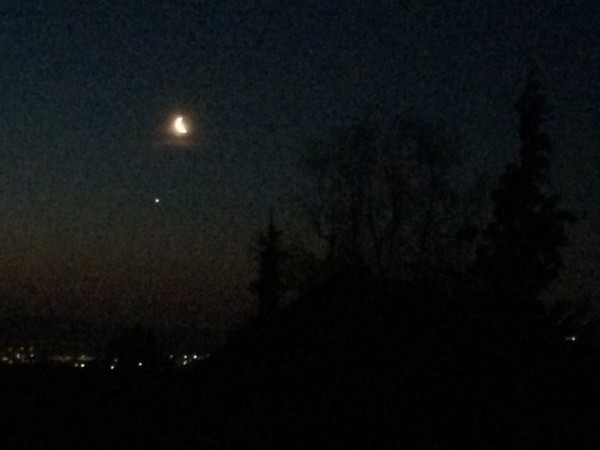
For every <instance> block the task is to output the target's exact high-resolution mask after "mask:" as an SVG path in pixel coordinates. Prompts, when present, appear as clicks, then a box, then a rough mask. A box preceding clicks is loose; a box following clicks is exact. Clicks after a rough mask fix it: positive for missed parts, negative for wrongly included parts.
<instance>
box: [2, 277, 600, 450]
mask: <svg viewBox="0 0 600 450" xmlns="http://www.w3.org/2000/svg"><path fill="white" fill-rule="evenodd" d="M409 289H410V288H408V287H407V288H406V290H409ZM359 290H360V289H359V287H358V286H352V285H348V287H347V289H346V290H344V291H343V292H346V294H348V295H344V294H343V293H342V291H340V290H337V291H336V295H328V294H323V293H321V294H313V296H312V297H311V298H309V299H305V300H304V301H302V302H298V304H297V305H294V306H293V307H291V308H288V309H287V310H285V311H284V313H282V314H281V315H280V316H279V317H278V318H277V321H276V322H273V323H255V324H254V325H252V326H251V327H248V328H246V329H244V330H242V331H241V332H240V333H238V334H237V335H236V336H235V337H234V338H232V340H231V341H230V343H229V344H228V345H227V346H226V347H225V348H224V349H222V351H221V352H220V353H218V354H216V355H214V356H213V357H211V358H209V359H207V360H206V361H205V362H203V363H202V364H200V365H197V366H196V367H195V368H193V369H191V370H174V369H139V370H133V369H132V370H128V371H124V370H122V371H110V370H106V369H101V368H92V369H90V370H75V369H71V368H64V367H54V368H52V367H45V366H42V365H31V366H26V367H19V368H6V369H4V370H3V371H2V372H0V377H1V378H0V389H1V391H0V395H1V399H2V401H1V405H2V406H1V410H2V424H3V427H2V428H3V436H2V441H3V448H17V447H22V446H26V447H27V448H111V449H120V448H123V449H125V448H165V449H167V448H169V449H173V448H203V449H213V448H214V449H216V448H257V449H258V448H482V449H487V448H595V447H593V443H594V441H595V437H596V436H595V434H596V433H597V430H596V427H597V420H598V419H599V416H598V412H597V411H595V410H594V409H593V408H592V407H593V405H595V404H597V402H596V399H597V396H598V393H599V392H598V382H597V380H598V377H597V374H598V373H600V372H599V371H598V368H597V367H594V365H593V364H592V363H591V362H590V360H589V358H587V359H586V357H585V356H586V354H587V352H586V350H585V349H584V347H583V346H582V345H583V344H580V343H579V342H572V341H567V340H565V339H564V338H561V337H559V336H558V334H557V335H555V336H554V337H553V336H552V335H551V333H553V332H554V331H557V330H558V328H553V327H552V326H551V324H549V323H544V324H542V325H539V324H538V325H537V326H534V325H533V324H528V326H527V328H526V330H527V332H525V329H523V328H521V329H519V327H518V325H515V324H514V323H511V324H506V323H502V322H501V319H498V318H497V317H496V316H495V317H496V318H495V320H494V321H492V320H485V319H486V317H485V313H484V312H482V311H478V310H476V309H474V308H470V309H469V308H468V307H465V308H464V309H463V310H462V312H460V313H459V312H455V313H451V311H448V310H446V311H444V312H443V314H440V313H439V311H440V309H439V308H436V309H424V308H422V306H421V305H423V304H424V302H423V301H422V299H420V300H421V301H417V300H418V299H417V298H416V291H415V292H413V296H414V297H415V303H414V306H412V307H411V308H412V310H410V311H409V310H408V309H407V307H406V306H404V307H403V310H402V311H403V312H402V314H401V313H399V312H398V311H397V310H396V308H395V306H394V303H392V302H389V301H387V300H386V297H385V296H381V297H380V298H379V299H373V298H370V299H369V300H368V301H365V300H364V299H363V300H361V299H360V296H352V295H350V292H355V293H356V292H359ZM429 295H430V296H431V295H432V294H431V293H430V294H429ZM430 298H434V297H430ZM428 304H430V305H431V304H432V303H431V302H428ZM455 311H457V310H456V309H455ZM316 318H320V319H316ZM325 325H327V326H325ZM509 330H512V334H510V333H509ZM542 338H543V339H542Z"/></svg>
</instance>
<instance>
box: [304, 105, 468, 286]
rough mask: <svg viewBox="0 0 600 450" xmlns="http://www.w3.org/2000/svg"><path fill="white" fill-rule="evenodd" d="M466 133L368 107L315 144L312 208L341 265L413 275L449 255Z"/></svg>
mask: <svg viewBox="0 0 600 450" xmlns="http://www.w3.org/2000/svg"><path fill="white" fill-rule="evenodd" d="M457 144H458V140H457V139H456V137H455V136H452V135H451V134H449V133H448V132H447V131H446V130H441V129H439V128H436V127H432V126H429V125H426V124H424V123H422V122H421V121H418V120H415V119H412V118H410V117H397V118H394V119H393V120H388V121H386V120H383V119H381V118H379V117H376V116H375V115H374V114H370V115H367V116H366V117H364V118H363V119H361V120H359V121H358V122H357V123H355V124H353V125H352V126H350V127H346V128H342V129H341V130H339V131H338V132H337V133H336V134H335V135H334V136H333V138H329V139H323V140H320V141H317V142H315V143H313V144H312V146H311V148H310V155H309V158H308V161H307V162H308V164H307V166H308V175H309V179H310V180H311V181H312V182H313V188H314V191H313V193H314V196H313V198H312V203H310V204H309V205H308V208H307V209H308V213H309V215H310V217H311V220H312V223H313V224H314V226H315V229H316V231H317V234H318V235H319V236H320V237H321V238H322V239H323V242H324V243H325V244H326V245H325V247H326V248H325V252H324V253H325V257H326V259H327V260H328V262H329V263H330V268H332V269H333V270H334V271H335V270H338V269H339V268H340V267H348V266H349V265H350V266H352V265H354V266H357V267H358V266H363V267H364V266H366V267H368V268H370V269H371V270H372V271H373V273H374V274H376V276H377V277H378V278H379V279H380V280H381V279H400V278H403V277H404V278H413V277H414V275H415V274H423V273H425V272H432V271H433V270H432V267H433V266H436V264H437V263H438V262H440V261H441V260H442V259H444V260H447V261H448V262H449V260H450V259H451V257H450V256H449V255H450V254H457V253H458V252H453V251H450V247H451V245H452V243H453V242H456V240H455V239H453V234H455V232H456V231H458V229H459V225H460V224H459V222H460V220H461V219H460V217H458V216H459V214H457V212H458V211H459V210H460V208H458V207H457V202H459V201H460V196H459V195H458V194H459V193H458V189H457V186H456V185H455V183H454V179H455V178H454V179H453V176H452V175H453V169H454V168H456V167H457V165H458V164H457V162H458V158H457V150H458V145H457Z"/></svg>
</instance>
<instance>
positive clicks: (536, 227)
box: [476, 71, 574, 313]
mask: <svg viewBox="0 0 600 450" xmlns="http://www.w3.org/2000/svg"><path fill="white" fill-rule="evenodd" d="M516 109H517V111H518V113H519V139H520V153H519V163H518V164H508V165H507V167H506V170H505V172H504V174H503V175H502V177H501V179H500V186H499V187H498V189H496V191H495V192H494V193H493V195H492V199H493V200H494V211H493V221H492V222H491V223H490V224H489V225H488V226H487V228H486V229H485V230H484V233H483V243H482V245H481V246H480V248H479V251H478V257H477V260H476V265H477V270H478V271H479V273H480V274H481V275H482V277H483V280H484V283H485V286H486V288H487V292H488V294H491V295H492V297H493V298H494V299H496V300H499V301H500V304H501V305H503V307H509V308H511V309H515V308H516V309H517V310H519V311H521V312H524V311H528V312H529V313H532V312H534V311H535V310H537V309H539V308H540V306H541V305H540V303H539V302H538V301H537V300H538V298H539V296H540V294H541V293H542V291H543V290H544V289H546V288H547V286H548V285H549V283H550V282H551V281H552V280H554V279H555V278H556V277H557V275H558V273H559V270H560V269H561V268H562V267H563V262H562V259H561V255H560V248H561V247H562V246H564V245H565V244H566V243H567V235H566V226H567V224H568V223H569V222H571V221H572V220H574V216H573V215H572V214H570V213H569V212H567V211H565V210H563V209H560V208H559V207H558V202H559V195H558V194H552V193H551V189H550V182H549V179H548V165H549V156H550V153H551V150H552V146H551V143H550V140H549V139H548V136H547V135H546V134H545V133H544V132H543V131H542V125H543V123H544V121H545V118H546V111H545V110H546V101H545V97H544V94H543V92H542V88H541V85H540V81H539V78H538V74H537V72H536V71H530V72H529V73H528V74H527V77H526V84H525V89H524V92H523V94H522V95H521V97H520V98H519V100H518V102H517V104H516Z"/></svg>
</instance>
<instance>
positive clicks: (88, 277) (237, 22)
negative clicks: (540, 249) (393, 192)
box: [0, 0, 600, 324]
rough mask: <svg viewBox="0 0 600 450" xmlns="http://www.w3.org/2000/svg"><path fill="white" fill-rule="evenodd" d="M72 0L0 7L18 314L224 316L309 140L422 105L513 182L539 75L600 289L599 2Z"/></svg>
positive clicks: (423, 112) (420, 109) (5, 198)
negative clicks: (535, 73)
mask: <svg viewBox="0 0 600 450" xmlns="http://www.w3.org/2000/svg"><path fill="white" fill-rule="evenodd" d="M76 3H77V2H62V1H55V2H42V1H39V2H34V1H31V2H27V6H23V2H11V1H4V2H2V3H1V6H0V58H1V62H2V64H1V66H0V102H1V105H2V114H1V115H0V134H1V136H2V140H1V144H0V157H1V158H2V164H0V210H1V214H0V231H1V233H0V239H1V240H2V251H1V252H0V267H1V268H2V272H1V273H0V280H2V285H3V286H4V290H5V292H6V294H5V296H6V297H7V298H10V299H11V300H10V301H8V300H7V302H6V304H7V305H13V306H14V304H15V303H21V304H22V305H24V306H23V307H25V308H26V309H29V310H34V311H38V310H42V311H43V310H47V309H49V308H56V309H58V310H61V309H66V308H68V309H70V310H72V311H76V312H81V313H83V312H88V313H91V314H92V315H95V316H100V317H104V316H109V315H115V316H117V317H124V316H127V315H131V314H138V313H139V312H140V311H146V313H147V314H148V315H149V316H150V317H159V316H160V317H163V318H167V319H169V320H183V318H185V317H189V318H190V319H189V320H194V321H195V320H201V321H203V322H205V323H211V324H222V323H226V322H227V321H229V320H231V319H232V318H233V317H234V316H236V314H238V311H242V310H243V307H242V306H241V305H242V304H243V302H242V301H241V300H234V299H235V298H238V297H239V292H241V291H243V290H244V289H245V283H247V281H248V279H249V276H250V275H251V274H250V273H249V271H248V267H249V262H248V261H249V259H248V258H249V256H248V249H249V246H250V239H251V237H252V236H253V234H254V232H255V231H256V229H257V228H258V227H260V225H261V224H262V223H263V222H264V220H265V218H266V216H267V212H268V210H269V208H270V207H275V208H276V209H278V210H279V211H283V212H286V211H287V208H288V206H287V202H286V200H285V199H286V198H287V197H288V194H289V193H290V191H293V190H294V187H295V185H296V184H297V183H298V182H299V176H300V172H299V171H298V169H297V167H298V164H297V162H298V160H299V158H300V156H301V154H302V151H303V149H304V148H305V146H306V142H307V141H308V140H309V139H312V138H316V137H321V136H324V135H326V134H327V133H329V132H331V130H332V129H333V127H335V126H337V125H340V124H344V123H348V120H349V119H351V118H352V117H357V116H359V115H360V114H361V112H363V111H364V110H365V108H367V107H369V106H371V105H377V106H378V107H379V108H380V109H381V110H382V111H383V112H384V113H387V114H394V113H398V112H407V111H408V112H411V113H412V114H415V115H418V116H420V117H423V118H425V119H427V120H432V121H436V122H441V123H444V124H446V125H447V126H449V127H451V128H454V129H457V130H459V131H460V132H461V134H462V135H463V138H464V142H465V144H464V149H463V150H464V155H465V156H464V158H465V159H466V161H468V164H469V167H470V168H471V169H472V170H474V171H475V170H479V169H484V170H488V171H489V173H490V176H491V177H492V178H493V177H496V176H497V175H498V174H499V170H500V168H501V167H502V165H503V164H504V163H505V162H507V161H508V160H510V159H512V158H515V157H516V155H517V141H516V133H515V120H516V117H515V115H514V111H513V104H514V100H515V98H516V97H517V95H518V94H519V89H520V80H521V75H522V73H523V71H524V70H525V69H526V68H527V67H529V66H531V65H532V64H537V65H538V66H539V67H540V68H541V71H542V78H543V81H544V84H545V86H546V87H547V92H548V96H549V100H550V105H551V108H552V116H551V117H552V119H551V121H550V122H549V124H548V131H549V133H550V135H551V138H552V140H553V143H554V146H555V155H554V157H555V159H554V161H553V163H554V168H555V169H556V170H557V174H556V182H557V184H558V186H559V187H561V188H563V189H565V190H566V199H567V201H568V202H569V204H570V205H573V206H574V207H576V208H578V209H586V210H588V211H589V218H590V219H589V221H588V222H587V223H585V224H583V225H580V226H579V231H577V242H578V244H577V248H583V245H582V244H581V243H582V242H584V239H585V242H586V243H591V244H592V245H591V247H590V248H591V250H588V252H589V253H590V255H589V258H590V259H589V260H590V261H593V262H594V263H593V264H588V261H585V263H582V262H581V261H580V259H581V258H579V261H578V266H577V271H579V272H582V273H583V272H585V274H584V276H585V277H588V278H595V276H594V272H593V270H595V269H593V268H594V267H598V264H597V263H598V254H597V250H596V249H597V248H598V243H599V239H598V236H597V234H595V233H593V231H594V230H595V229H596V228H597V225H598V224H600V217H599V215H598V213H597V211H598V206H599V204H598V198H600V189H599V187H598V183H597V182H596V180H597V179H598V175H599V173H598V168H599V167H600V161H599V159H600V157H599V156H598V152H597V149H598V147H599V144H600V123H599V122H600V116H599V113H598V105H599V104H600V90H599V88H598V79H599V75H600V56H599V55H600V52H598V44H599V43H600V27H598V23H600V5H598V4H597V2H595V1H592V0H580V1H577V0H572V1H564V0H561V1H559V0H545V1H541V0H540V1H527V2H525V1H517V0H504V1H493V2H490V1H464V0H454V1H444V0H437V1H425V0H422V1H419V0H405V1H394V0H372V1H364V0H360V1H359V0H348V1H327V2H324V1H311V0H309V1H302V2H297V4H296V5H295V6H293V5H289V3H290V2H285V3H286V4H288V5H287V6H285V7H283V6H279V4H278V3H277V2H271V1H267V0H265V1H257V2H252V1H241V0H239V1H238V0H230V1H220V2H192V1H181V2H176V1H174V2H162V1H160V2H159V1H135V2H134V1H119V2H96V4H94V5H89V6H82V5H77V4H76ZM84 3H85V4H86V5H87V3H88V2H84ZM282 5H283V3H282ZM176 113H182V114H186V115H187V116H189V117H190V118H192V119H193V121H194V125H195V132H194V136H193V137H192V138H191V142H190V143H189V144H188V145H185V146H175V145H171V143H172V142H171V141H172V138H170V137H169V136H168V133H166V132H165V129H166V127H167V126H168V123H169V121H170V120H171V119H172V118H173V116H174V114H176ZM155 197H160V199H161V202H160V203H159V204H156V203H154V201H153V200H154V198H155ZM594 264H595V265H594ZM590 267H591V268H590ZM586 271H587V272H586ZM49 292H50V294H49ZM140 298H143V299H140ZM11 307H12V306H11ZM240 314H241V313H240Z"/></svg>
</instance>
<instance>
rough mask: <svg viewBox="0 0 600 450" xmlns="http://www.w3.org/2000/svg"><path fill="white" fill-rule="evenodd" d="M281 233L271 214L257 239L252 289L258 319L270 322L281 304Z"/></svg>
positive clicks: (283, 254) (282, 257) (282, 253)
mask: <svg viewBox="0 0 600 450" xmlns="http://www.w3.org/2000/svg"><path fill="white" fill-rule="evenodd" d="M281 235H282V232H281V230H279V229H278V228H277V227H276V226H275V222H274V219H273V213H271V215H270V219H269V225H268V227H267V229H266V231H265V232H263V233H261V234H260V235H259V237H258V255H257V256H258V278H257V279H256V281H254V282H253V283H252V288H253V290H254V292H255V294H256V298H257V301H258V317H259V319H260V320H267V321H268V320H270V319H272V318H273V316H274V315H275V314H276V312H277V309H278V308H279V305H280V302H281V296H282V294H283V290H284V286H283V282H282V265H283V262H284V258H285V252H284V251H283V250H282V248H281V242H280V238H281Z"/></svg>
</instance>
